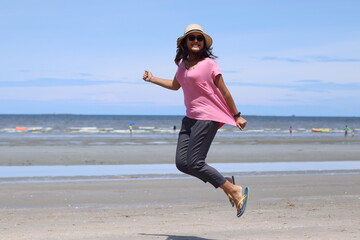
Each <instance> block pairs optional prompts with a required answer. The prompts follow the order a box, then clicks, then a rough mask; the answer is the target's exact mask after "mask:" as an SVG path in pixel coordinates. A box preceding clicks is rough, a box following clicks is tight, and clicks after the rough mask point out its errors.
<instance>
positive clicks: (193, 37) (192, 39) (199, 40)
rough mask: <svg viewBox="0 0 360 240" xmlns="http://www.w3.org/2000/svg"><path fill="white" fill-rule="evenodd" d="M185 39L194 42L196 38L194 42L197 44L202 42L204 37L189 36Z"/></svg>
mask: <svg viewBox="0 0 360 240" xmlns="http://www.w3.org/2000/svg"><path fill="white" fill-rule="evenodd" d="M187 38H188V39H189V40H190V41H192V42H193V41H195V38H196V40H198V42H202V41H204V36H203V35H197V36H195V35H189V36H188V37H187Z"/></svg>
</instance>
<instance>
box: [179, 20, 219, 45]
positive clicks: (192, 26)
mask: <svg viewBox="0 0 360 240" xmlns="http://www.w3.org/2000/svg"><path fill="white" fill-rule="evenodd" d="M194 32H197V33H201V34H202V35H203V36H204V38H205V43H206V47H207V48H210V47H211V45H212V42H213V40H212V38H211V37H210V36H209V35H207V34H206V33H205V32H204V29H203V28H202V27H201V26H200V25H198V24H190V25H189V26H187V27H186V28H185V31H184V35H182V36H181V37H179V38H178V39H177V46H178V47H179V46H180V44H181V41H182V40H183V39H184V38H185V37H186V36H187V35H189V34H190V33H194Z"/></svg>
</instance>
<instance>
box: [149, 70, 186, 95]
mask: <svg viewBox="0 0 360 240" xmlns="http://www.w3.org/2000/svg"><path fill="white" fill-rule="evenodd" d="M143 80H144V81H146V82H152V83H155V84H156V85H159V86H161V87H164V88H167V89H170V90H175V91H176V90H179V88H180V87H181V85H180V83H179V82H178V81H177V80H176V77H174V80H169V79H162V78H158V77H154V76H153V75H152V73H151V72H150V71H148V70H145V73H144V75H143Z"/></svg>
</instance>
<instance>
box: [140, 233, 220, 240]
mask: <svg viewBox="0 0 360 240" xmlns="http://www.w3.org/2000/svg"><path fill="white" fill-rule="evenodd" d="M139 235H143V236H158V237H161V236H163V237H167V238H166V239H164V240H215V239H210V238H202V237H195V236H178V235H168V234H147V233H139Z"/></svg>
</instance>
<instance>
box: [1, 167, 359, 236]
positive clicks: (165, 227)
mask: <svg viewBox="0 0 360 240" xmlns="http://www.w3.org/2000/svg"><path fill="white" fill-rule="evenodd" d="M237 181H238V182H239V183H241V184H243V185H246V186H249V187H250V189H251V192H250V193H251V196H250V201H249V205H248V209H247V212H246V213H245V215H244V216H243V217H241V218H237V217H235V209H234V208H232V207H231V206H230V204H229V203H228V201H227V199H226V198H225V195H224V194H222V192H221V190H215V189H213V188H212V187H210V186H209V185H206V184H204V183H201V182H199V181H197V180H196V179H191V178H189V179H180V180H179V179H178V180H162V181H160V180H147V181H143V180H142V181H141V180H131V181H104V182H96V181H95V182H75V183H74V182H71V183H26V184H1V185H0V199H1V200H0V201H1V210H0V214H1V218H0V236H1V239H3V240H13V239H37V240H52V239H69V240H71V239H74V240H75V239H87V240H89V239H109V240H110V239H117V240H135V239H136V240H147V239H161V240H170V239H172V240H185V239H186V240H224V239H339V238H341V239H357V238H359V237H360V229H359V225H360V187H359V184H360V176H359V175H358V174H357V175H341V174H340V175H310V176H306V177H305V176H278V177H250V178H242V177H238V178H237Z"/></svg>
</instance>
